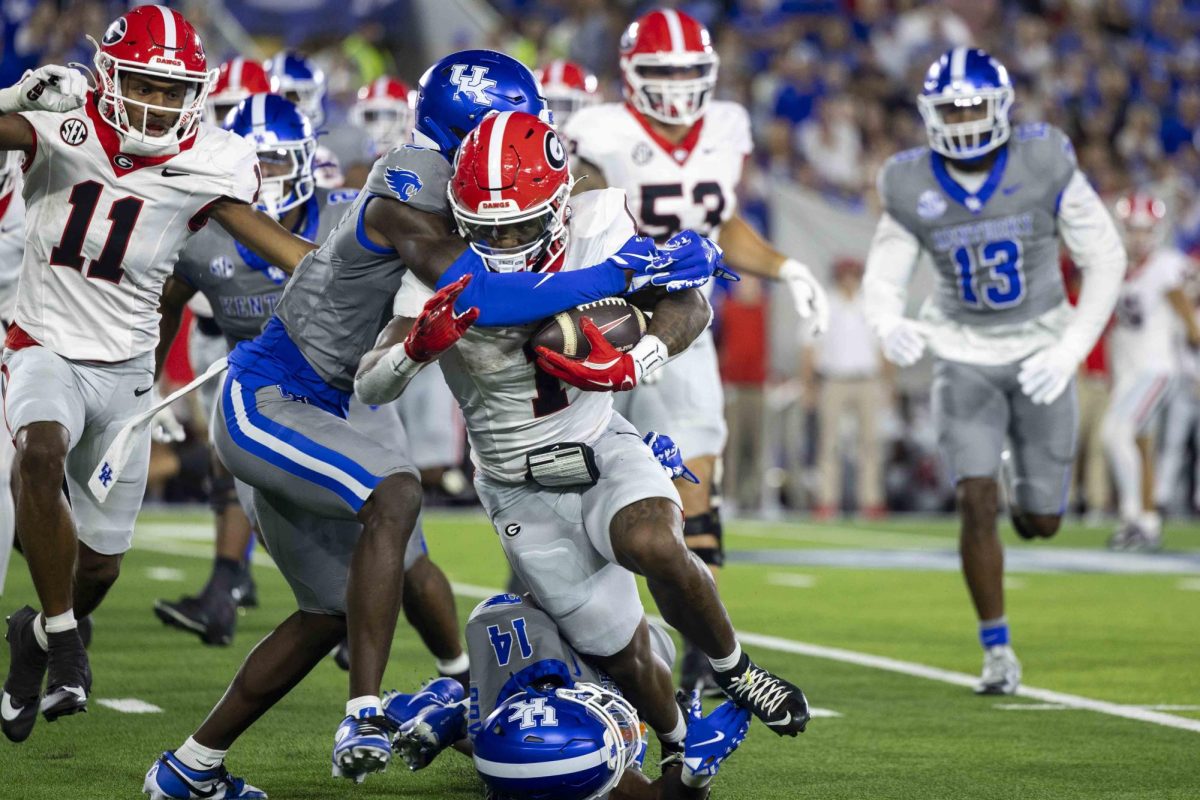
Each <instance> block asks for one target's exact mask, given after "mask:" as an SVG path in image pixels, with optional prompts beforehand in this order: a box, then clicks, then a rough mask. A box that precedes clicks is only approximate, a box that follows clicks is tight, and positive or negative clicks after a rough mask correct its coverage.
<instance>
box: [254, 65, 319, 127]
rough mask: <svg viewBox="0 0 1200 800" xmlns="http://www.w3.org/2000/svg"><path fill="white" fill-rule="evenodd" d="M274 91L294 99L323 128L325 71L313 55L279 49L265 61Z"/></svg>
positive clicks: (313, 122)
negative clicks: (306, 55)
mask: <svg viewBox="0 0 1200 800" xmlns="http://www.w3.org/2000/svg"><path fill="white" fill-rule="evenodd" d="M263 68H264V69H266V71H267V77H268V78H270V79H271V91H272V92H274V93H275V94H279V95H283V96H284V97H286V98H287V99H288V100H291V101H292V102H293V103H295V104H296V105H297V106H299V107H300V110H301V111H303V112H304V115H305V116H307V117H308V119H309V120H310V121H311V122H312V124H313V127H315V128H319V127H321V124H322V123H323V122H324V121H325V71H324V70H322V69H321V68H320V67H319V66H317V63H316V62H315V61H313V60H312V59H311V58H307V57H305V56H302V55H300V54H299V53H295V52H292V51H290V50H284V51H283V52H280V53H276V54H275V55H274V56H272V57H271V58H270V59H268V60H267V63H265V64H263Z"/></svg>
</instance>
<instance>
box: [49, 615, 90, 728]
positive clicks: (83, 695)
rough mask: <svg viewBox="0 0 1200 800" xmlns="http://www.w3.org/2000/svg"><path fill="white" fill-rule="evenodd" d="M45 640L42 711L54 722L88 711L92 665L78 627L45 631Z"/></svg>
mask: <svg viewBox="0 0 1200 800" xmlns="http://www.w3.org/2000/svg"><path fill="white" fill-rule="evenodd" d="M46 639H47V640H48V642H49V644H50V650H49V652H48V653H47V656H48V658H47V669H46V671H47V675H46V694H45V696H44V697H42V704H41V711H42V716H43V717H45V718H46V721H47V722H54V721H55V720H56V719H58V718H59V717H68V716H70V715H72V714H80V713H83V712H85V711H87V701H88V694H89V693H90V692H91V691H92V667H91V665H90V664H89V663H88V657H87V651H86V650H84V649H83V640H81V639H80V638H79V631H78V630H77V629H76V630H69V631H60V632H58V633H48V634H46Z"/></svg>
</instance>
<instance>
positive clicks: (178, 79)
mask: <svg viewBox="0 0 1200 800" xmlns="http://www.w3.org/2000/svg"><path fill="white" fill-rule="evenodd" d="M92 43H93V44H96V42H95V40H92ZM94 63H95V65H96V73H97V80H98V82H99V85H100V98H101V99H100V104H99V105H100V116H101V117H102V118H103V119H104V121H105V122H107V123H108V124H109V125H111V126H112V127H114V128H116V129H117V131H118V132H119V133H121V134H122V135H123V136H124V137H125V138H126V140H133V141H135V142H141V143H143V144H145V145H146V146H147V148H146V149H149V150H157V149H161V148H166V147H172V146H177V145H178V144H179V143H180V142H181V141H183V140H185V139H188V138H189V137H191V136H194V135H195V133H196V126H197V125H198V124H199V122H200V115H201V111H202V110H203V108H204V101H205V98H206V97H207V96H208V90H209V88H210V87H211V86H212V82H213V79H214V78H215V77H216V72H217V71H216V70H211V71H210V70H209V69H208V62H207V60H206V59H205V57H204V45H203V44H202V43H201V42H200V36H199V34H197V33H196V29H195V28H193V27H192V24H191V23H190V22H188V21H187V20H186V19H184V18H183V15H182V14H180V13H179V12H178V11H173V10H171V9H169V8H164V7H163V6H139V7H138V8H135V9H133V10H132V11H130V12H129V13H127V14H124V15H123V16H120V17H117V19H116V20H115V21H114V22H113V23H112V24H111V25H109V26H108V30H106V31H105V32H104V36H103V38H102V39H101V40H100V43H99V44H97V45H96V55H95V58H94ZM130 75H140V76H143V77H146V78H150V79H152V80H156V81H163V80H168V81H172V82H174V83H176V84H179V85H180V93H181V94H182V102H181V105H180V106H160V105H153V104H151V103H146V102H143V101H141V100H136V99H134V98H132V97H129V96H127V95H126V94H125V91H124V87H123V86H122V81H123V80H124V79H125V78H126V77H128V76H130ZM129 106H140V107H141V108H142V111H143V112H144V113H143V115H142V123H141V125H140V126H138V127H137V128H134V127H133V126H132V125H131V124H130V122H129V111H128V107H129ZM151 112H161V113H166V114H170V115H171V116H174V117H175V123H174V124H173V125H171V126H170V127H167V128H162V127H161V126H158V127H156V125H157V124H156V123H154V122H153V121H152V120H151ZM160 118H161V117H160Z"/></svg>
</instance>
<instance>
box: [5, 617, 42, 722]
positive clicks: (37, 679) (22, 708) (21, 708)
mask: <svg viewBox="0 0 1200 800" xmlns="http://www.w3.org/2000/svg"><path fill="white" fill-rule="evenodd" d="M37 616H38V612H36V611H34V610H33V609H32V608H30V607H29V606H25V607H24V608H22V609H20V610H18V611H17V612H16V613H14V614H13V615H12V616H11V617H9V618H8V619H7V620H6V621H7V623H8V632H7V633H5V635H4V638H5V639H7V640H8V654H9V657H10V660H9V664H8V677H7V678H6V679H5V681H4V693H3V695H0V730H2V731H3V732H4V735H5V736H6V737H7V738H8V740H9V741H12V742H23V741H25V740H26V739H28V738H29V734H30V733H32V732H33V725H34V723H35V722H37V715H38V701H39V700H40V699H41V696H42V681H43V680H44V679H45V677H46V651H45V650H43V649H42V648H41V647H40V646H39V645H38V643H37V638H36V637H35V636H34V634H33V626H34V625H35V624H36V622H35V621H36V620H37Z"/></svg>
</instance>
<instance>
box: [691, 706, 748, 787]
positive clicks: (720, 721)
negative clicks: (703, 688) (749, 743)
mask: <svg viewBox="0 0 1200 800" xmlns="http://www.w3.org/2000/svg"><path fill="white" fill-rule="evenodd" d="M701 713H702V712H701V708H700V693H699V692H692V705H691V708H690V709H688V729H687V737H686V738H685V739H684V740H683V774H682V775H681V776H680V777H681V779H682V780H683V782H684V785H686V786H692V787H696V786H704V785H706V784H707V783H708V782H709V781H711V780H712V779H713V776H715V775H716V774H717V770H719V769H720V768H721V764H723V763H724V762H725V759H727V758H729V756H730V755H731V754H732V753H733V751H734V750H736V749H737V747H738V745H739V744H741V743H742V740H743V739H745V738H746V731H748V730H749V729H750V712H749V711H747V710H746V709H744V708H738V707H737V706H736V705H734V704H733V701H731V700H727V701H725V702H724V703H722V704H721V705H719V706H717V707H716V708H715V709H713V712H712V713H711V714H709V715H708V716H707V717H702V716H701Z"/></svg>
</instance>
